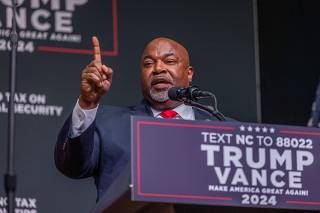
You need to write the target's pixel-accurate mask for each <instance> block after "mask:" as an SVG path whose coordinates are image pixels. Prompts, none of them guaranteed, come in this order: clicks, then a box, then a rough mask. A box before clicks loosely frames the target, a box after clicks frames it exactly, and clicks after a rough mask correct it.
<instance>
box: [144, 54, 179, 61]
mask: <svg viewBox="0 0 320 213" xmlns="http://www.w3.org/2000/svg"><path fill="white" fill-rule="evenodd" d="M169 56H175V54H174V53H166V54H164V55H163V56H162V58H167V57H169ZM145 59H153V57H152V56H151V55H146V56H144V57H143V60H145Z"/></svg>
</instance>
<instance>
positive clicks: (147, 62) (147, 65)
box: [143, 61, 153, 67]
mask: <svg viewBox="0 0 320 213" xmlns="http://www.w3.org/2000/svg"><path fill="white" fill-rule="evenodd" d="M152 64H153V62H151V61H145V62H144V63H143V66H145V67H150V66H152Z"/></svg>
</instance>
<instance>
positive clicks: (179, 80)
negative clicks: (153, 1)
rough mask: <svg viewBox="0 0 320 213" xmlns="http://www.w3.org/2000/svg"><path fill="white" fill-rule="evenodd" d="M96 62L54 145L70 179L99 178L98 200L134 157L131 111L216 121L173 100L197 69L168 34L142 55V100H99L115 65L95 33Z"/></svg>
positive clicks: (59, 163)
mask: <svg viewBox="0 0 320 213" xmlns="http://www.w3.org/2000/svg"><path fill="white" fill-rule="evenodd" d="M92 44H93V50H94V54H93V61H92V62H91V63H90V64H89V65H88V66H87V67H86V68H85V69H84V70H83V72H82V75H81V82H80V93H81V94H80V96H79V99H78V101H77V103H76V105H75V108H74V110H73V112H72V115H71V116H70V117H69V118H68V119H67V120H66V122H65V124H64V126H63V128H62V129H61V131H60V133H59V136H58V141H57V144H56V148H55V163H56V166H57V168H58V169H59V170H60V171H61V172H62V173H63V174H65V175H66V176H68V177H71V178H85V177H91V176H92V177H94V179H95V185H96V188H97V195H98V198H97V199H98V200H99V198H101V196H102V195H103V194H104V193H105V192H106V191H107V190H108V187H110V185H111V184H112V183H113V182H114V180H116V178H117V177H118V175H119V174H120V173H121V172H122V171H123V170H124V168H125V167H126V166H127V165H128V163H129V161H130V141H131V140H130V116H131V115H139V116H153V117H155V118H174V119H186V120H205V119H210V120H215V118H213V117H212V116H210V115H208V114H207V113H204V112H203V111H200V110H197V109H195V108H193V107H191V106H186V105H184V104H182V103H181V102H178V101H173V100H170V99H169V97H168V90H169V89H170V88H172V87H188V86H190V84H191V82H192V77H193V74H194V71H193V68H192V66H190V62H189V54H188V52H187V50H186V49H185V48H184V47H183V46H182V45H181V44H179V43H178V42H176V41H173V40H171V39H168V38H156V39H154V40H152V41H151V42H150V43H148V45H147V46H146V48H145V49H144V52H143V54H142V57H141V74H140V75H141V85H142V94H143V97H144V99H143V101H142V102H141V103H140V104H138V105H136V106H132V107H114V106H109V105H107V106H102V105H99V101H100V99H101V97H102V96H103V95H104V94H105V93H107V92H108V91H109V89H110V86H111V84H112V72H113V71H112V69H111V68H110V67H108V66H106V65H104V64H103V63H102V60H101V54H100V47H99V41H98V39H97V38H96V37H93V38H92Z"/></svg>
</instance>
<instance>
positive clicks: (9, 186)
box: [4, 0, 19, 213]
mask: <svg viewBox="0 0 320 213" xmlns="http://www.w3.org/2000/svg"><path fill="white" fill-rule="evenodd" d="M16 11H17V2H16V0H12V12H13V16H12V30H11V33H10V42H11V54H10V70H9V71H10V84H9V87H10V98H9V108H8V109H9V110H8V148H7V173H6V174H5V175H4V185H5V191H6V195H7V201H8V202H7V204H8V205H7V212H8V213H14V209H15V192H16V186H17V177H16V174H15V153H14V151H15V149H14V145H15V144H14V142H15V112H14V96H15V89H16V57H17V46H18V39H19V38H18V34H17V22H16Z"/></svg>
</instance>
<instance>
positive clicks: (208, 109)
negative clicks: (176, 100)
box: [183, 99, 226, 121]
mask: <svg viewBox="0 0 320 213" xmlns="http://www.w3.org/2000/svg"><path fill="white" fill-rule="evenodd" d="M183 103H184V104H185V105H189V106H193V107H196V108H198V109H200V110H203V111H205V112H207V113H209V114H210V115H213V116H214V117H216V118H217V119H218V120H219V121H225V120H226V118H225V117H224V116H223V114H222V113H221V112H219V111H218V110H215V109H213V107H212V108H211V107H210V106H206V105H202V104H199V103H198V102H195V101H192V100H189V99H186V100H183Z"/></svg>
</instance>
